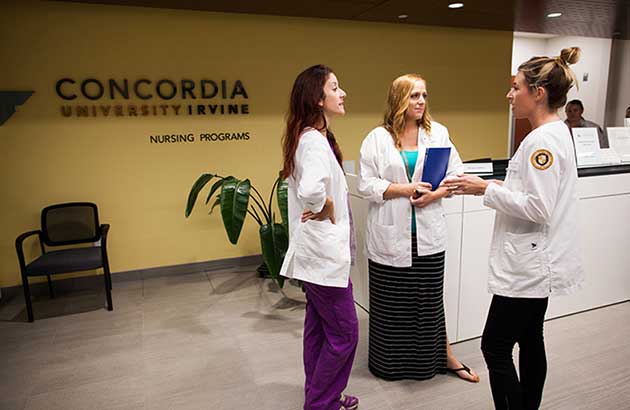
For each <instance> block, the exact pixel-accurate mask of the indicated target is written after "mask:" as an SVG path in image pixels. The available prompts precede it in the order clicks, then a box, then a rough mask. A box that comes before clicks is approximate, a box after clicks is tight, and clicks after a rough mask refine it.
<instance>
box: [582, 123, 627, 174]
mask: <svg viewBox="0 0 630 410" xmlns="http://www.w3.org/2000/svg"><path fill="white" fill-rule="evenodd" d="M571 131H572V132H573V144H574V146H575V156H576V159H577V166H578V168H586V167H598V166H602V165H617V164H620V163H621V160H620V159H619V156H618V155H617V153H616V152H615V150H611V149H606V150H603V149H601V148H600V146H599V136H598V135H597V128H590V127H589V128H572V130H571Z"/></svg>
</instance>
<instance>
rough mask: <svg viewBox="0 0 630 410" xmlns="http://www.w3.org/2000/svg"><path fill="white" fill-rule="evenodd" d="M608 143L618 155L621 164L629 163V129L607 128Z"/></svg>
mask: <svg viewBox="0 0 630 410" xmlns="http://www.w3.org/2000/svg"><path fill="white" fill-rule="evenodd" d="M606 131H607V132H608V143H609V144H610V148H613V149H614V150H615V151H617V154H619V158H620V159H621V162H630V128H629V127H608V128H607V129H606Z"/></svg>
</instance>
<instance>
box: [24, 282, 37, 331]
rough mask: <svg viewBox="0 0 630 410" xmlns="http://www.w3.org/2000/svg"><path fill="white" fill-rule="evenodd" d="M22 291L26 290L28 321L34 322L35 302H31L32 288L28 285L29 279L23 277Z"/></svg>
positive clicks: (25, 299) (25, 300)
mask: <svg viewBox="0 0 630 410" xmlns="http://www.w3.org/2000/svg"><path fill="white" fill-rule="evenodd" d="M22 289H24V302H26V314H27V315H28V321H29V322H31V323H32V322H34V321H35V319H34V318H33V302H32V301H31V288H30V287H29V284H28V277H27V276H25V275H22Z"/></svg>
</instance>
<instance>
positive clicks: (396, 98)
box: [383, 74, 431, 150]
mask: <svg viewBox="0 0 630 410" xmlns="http://www.w3.org/2000/svg"><path fill="white" fill-rule="evenodd" d="M416 81H424V83H425V84H426V81H425V80H424V78H422V77H421V76H420V75H419V74H405V75H401V76H400V77H398V78H397V79H395V80H394V82H393V83H392V85H391V86H390V87H389V93H388V94H387V107H386V108H385V115H384V116H383V117H384V118H383V127H384V128H385V129H386V130H387V131H389V133H390V135H391V136H392V138H393V139H394V145H395V146H396V148H398V149H399V150H402V144H401V143H400V134H402V132H403V131H404V129H405V114H406V112H407V109H408V108H409V99H410V98H411V92H412V91H413V87H414V85H415V84H416ZM417 122H418V126H419V127H422V128H423V129H424V130H425V131H426V133H427V134H428V135H431V115H430V114H429V101H425V103H424V114H423V115H422V118H421V119H419V120H418V121H417Z"/></svg>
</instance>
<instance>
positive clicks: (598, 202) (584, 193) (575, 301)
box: [348, 167, 630, 342]
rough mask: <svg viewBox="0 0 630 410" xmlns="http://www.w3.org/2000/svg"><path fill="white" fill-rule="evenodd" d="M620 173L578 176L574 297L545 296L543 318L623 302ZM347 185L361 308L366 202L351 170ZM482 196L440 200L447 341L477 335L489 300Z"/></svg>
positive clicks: (626, 283)
mask: <svg viewBox="0 0 630 410" xmlns="http://www.w3.org/2000/svg"><path fill="white" fill-rule="evenodd" d="M629 168H630V167H629ZM626 171H629V172H625V173H623V172H622V173H615V174H605V175H597V173H593V172H592V171H591V172H590V173H588V174H589V176H580V178H579V182H578V196H579V202H580V204H579V210H580V221H579V227H580V228H579V231H580V244H581V247H582V252H581V254H582V258H583V263H584V268H585V282H584V287H583V289H582V290H581V291H580V292H579V293H577V294H575V295H571V296H559V297H552V298H551V299H550V303H549V309H548V311H547V318H548V319H550V318H554V317H558V316H563V315H567V314H571V313H576V312H580V311H584V310H588V309H592V308H596V307H600V306H605V305H608V304H611V303H617V302H621V301H625V300H630V169H627V168H626ZM580 174H581V175H582V174H583V173H582V172H581V173H580ZM348 185H349V189H350V193H351V206H352V211H353V215H354V222H355V229H356V233H357V264H356V265H355V266H354V267H353V269H352V272H351V277H352V282H353V285H354V293H355V301H356V302H357V303H358V304H359V305H360V306H361V307H363V308H364V309H366V310H367V311H369V278H368V270H367V255H366V251H365V223H366V218H367V209H368V202H367V201H366V200H364V199H362V198H361V196H360V195H359V194H358V192H357V190H356V176H352V175H349V176H348ZM482 202H483V201H482V197H474V196H465V197H461V196H456V197H452V198H445V199H443V205H444V211H445V215H446V221H447V225H448V248H447V251H446V271H445V277H444V308H445V313H446V326H447V331H448V335H449V339H450V340H451V341H452V342H456V341H462V340H466V339H471V338H475V337H479V336H481V333H482V331H483V326H484V323H485V319H486V313H487V311H488V307H489V305H490V299H491V295H490V294H489V293H488V292H487V286H486V284H487V275H488V254H489V251H490V240H491V237H492V226H493V223H494V213H495V211H494V210H492V209H490V208H487V207H485V206H484V205H483V203H482Z"/></svg>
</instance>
